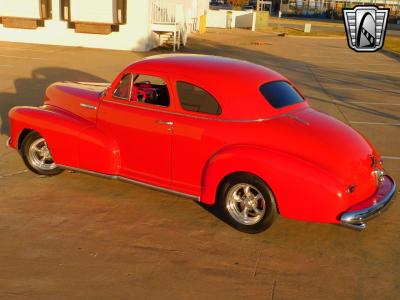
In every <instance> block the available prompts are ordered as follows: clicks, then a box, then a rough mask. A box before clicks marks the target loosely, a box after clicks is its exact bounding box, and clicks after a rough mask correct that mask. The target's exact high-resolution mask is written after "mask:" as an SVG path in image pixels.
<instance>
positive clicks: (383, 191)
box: [340, 175, 397, 230]
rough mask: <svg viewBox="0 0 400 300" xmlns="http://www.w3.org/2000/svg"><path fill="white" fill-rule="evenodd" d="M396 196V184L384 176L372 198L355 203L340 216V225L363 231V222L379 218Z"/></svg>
mask: <svg viewBox="0 0 400 300" xmlns="http://www.w3.org/2000/svg"><path fill="white" fill-rule="evenodd" d="M396 194H397V187H396V183H395V182H394V180H393V179H392V178H391V177H390V176H387V175H385V176H384V177H383V180H382V181H381V182H380V183H379V185H378V189H377V191H376V193H375V194H374V195H373V196H371V197H370V198H368V199H367V200H365V201H362V202H360V203H357V204H356V205H354V206H353V207H351V208H350V209H349V210H348V211H346V212H345V213H343V214H342V215H341V216H340V222H341V224H342V225H344V226H347V227H350V228H353V229H356V230H363V229H365V228H366V226H367V225H366V224H365V223H364V222H365V221H367V220H370V219H372V218H374V217H376V216H379V215H380V214H381V212H382V211H383V210H384V209H385V208H387V207H388V206H389V204H391V203H392V202H393V201H392V200H394V198H396Z"/></svg>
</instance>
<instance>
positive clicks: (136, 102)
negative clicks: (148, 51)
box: [129, 72, 173, 109]
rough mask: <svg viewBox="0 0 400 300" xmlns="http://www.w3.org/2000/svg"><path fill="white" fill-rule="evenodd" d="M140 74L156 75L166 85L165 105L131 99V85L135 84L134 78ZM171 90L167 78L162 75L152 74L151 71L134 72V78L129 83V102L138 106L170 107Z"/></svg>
mask: <svg viewBox="0 0 400 300" xmlns="http://www.w3.org/2000/svg"><path fill="white" fill-rule="evenodd" d="M140 75H145V76H149V77H158V78H160V79H161V80H162V81H163V82H164V83H165V86H166V87H167V92H168V97H169V104H168V106H165V105H158V104H154V103H147V102H139V101H133V99H132V90H133V85H134V84H135V80H136V79H137V78H138V77H139V76H140ZM172 98H173V97H172V92H171V89H170V88H169V84H168V80H167V77H166V76H164V75H159V74H157V75H153V74H151V73H146V72H136V73H135V76H134V78H133V79H132V85H131V95H130V97H129V101H130V103H132V104H133V105H137V106H138V107H141V106H149V107H150V108H151V107H156V108H162V109H170V108H171V107H172V106H173V105H172Z"/></svg>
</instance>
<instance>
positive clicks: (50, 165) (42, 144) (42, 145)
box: [27, 138, 57, 171]
mask: <svg viewBox="0 0 400 300" xmlns="http://www.w3.org/2000/svg"><path fill="white" fill-rule="evenodd" d="M27 156H28V157H27V158H28V160H29V162H30V164H31V165H32V166H33V167H35V168H37V169H39V170H45V171H50V170H54V169H55V168H56V167H57V166H56V164H55V163H54V161H53V157H52V156H51V153H50V150H49V147H48V146H47V143H46V141H45V139H44V138H38V139H36V140H35V141H33V142H32V144H31V145H30V146H29V150H28V155H27Z"/></svg>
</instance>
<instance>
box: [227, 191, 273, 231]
mask: <svg viewBox="0 0 400 300" xmlns="http://www.w3.org/2000/svg"><path fill="white" fill-rule="evenodd" d="M225 203H226V209H227V211H228V212H229V214H230V215H231V216H232V218H233V219H234V220H235V221H237V222H239V223H240V224H243V225H254V224H257V223H258V222H259V221H260V220H261V219H262V218H263V217H264V215H265V212H266V201H265V199H264V196H263V195H262V193H261V192H260V191H259V190H258V189H257V188H255V187H254V186H253V185H251V184H248V183H239V184H236V185H234V186H232V187H231V188H230V189H229V191H228V193H227V194H226V202H225Z"/></svg>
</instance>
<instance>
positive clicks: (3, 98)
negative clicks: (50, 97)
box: [0, 67, 106, 136]
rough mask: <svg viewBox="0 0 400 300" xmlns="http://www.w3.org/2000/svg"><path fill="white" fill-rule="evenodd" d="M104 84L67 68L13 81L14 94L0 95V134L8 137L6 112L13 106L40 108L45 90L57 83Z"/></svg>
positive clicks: (49, 69) (45, 71) (90, 76)
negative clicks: (82, 82)
mask: <svg viewBox="0 0 400 300" xmlns="http://www.w3.org/2000/svg"><path fill="white" fill-rule="evenodd" d="M67 80H69V81H88V82H90V81H92V82H106V80H104V79H103V78H100V77H97V76H94V75H92V74H89V73H86V72H82V71H78V70H74V69H68V68H56V67H48V68H38V69H35V70H33V71H32V74H31V77H30V78H18V79H16V80H15V81H14V86H15V93H6V92H3V93H0V118H1V126H0V134H2V135H7V136H9V135H10V122H9V118H8V112H9V111H10V109H12V108H13V107H14V106H40V105H41V104H43V99H44V95H45V91H46V88H47V87H48V86H49V85H50V84H52V83H54V82H57V81H67Z"/></svg>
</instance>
